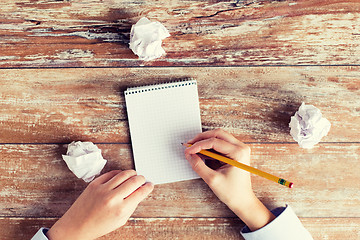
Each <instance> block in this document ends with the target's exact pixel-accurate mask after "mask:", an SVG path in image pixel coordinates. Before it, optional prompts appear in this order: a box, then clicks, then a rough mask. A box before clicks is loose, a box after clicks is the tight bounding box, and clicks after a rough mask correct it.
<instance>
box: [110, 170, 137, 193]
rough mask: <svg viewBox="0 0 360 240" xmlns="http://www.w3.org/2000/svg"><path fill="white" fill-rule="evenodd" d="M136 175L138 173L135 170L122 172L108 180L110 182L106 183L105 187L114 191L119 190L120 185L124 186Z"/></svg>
mask: <svg viewBox="0 0 360 240" xmlns="http://www.w3.org/2000/svg"><path fill="white" fill-rule="evenodd" d="M136 175H137V173H136V172H135V170H133V169H131V170H125V171H121V172H119V173H118V174H116V175H115V176H113V177H112V178H111V179H110V180H108V182H107V183H105V185H107V187H108V188H109V189H114V188H117V187H118V186H119V185H120V184H122V183H123V182H125V181H126V180H128V179H129V178H131V177H133V176H136Z"/></svg>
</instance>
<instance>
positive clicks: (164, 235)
mask: <svg viewBox="0 0 360 240" xmlns="http://www.w3.org/2000/svg"><path fill="white" fill-rule="evenodd" d="M300 220H301V222H302V223H303V224H304V226H305V228H306V229H308V230H309V232H310V233H311V235H312V236H313V238H314V240H323V239H337V240H341V239H344V240H358V239H359V238H360V230H359V229H360V219H359V218H301V219H300ZM55 221H56V219H53V218H50V219H48V218H0V238H1V239H3V240H12V239H30V238H31V237H32V236H33V235H34V234H35V233H36V232H37V230H38V229H39V228H40V227H44V226H47V227H50V226H51V225H52V224H53V223H54V222H55ZM242 226H243V223H241V221H240V220H238V219H237V218H130V220H129V221H128V223H127V224H126V225H125V226H123V227H121V228H119V229H118V230H116V231H114V232H112V233H110V234H108V235H106V236H104V237H102V238H100V239H114V240H115V239H119V238H121V239H125V240H126V239H131V240H133V239H193V240H197V239H209V240H210V239H211V240H214V239H215V240H216V239H219V240H221V239H229V240H231V239H234V240H235V239H236V240H238V239H243V238H242V237H241V236H240V233H239V231H240V229H241V228H242Z"/></svg>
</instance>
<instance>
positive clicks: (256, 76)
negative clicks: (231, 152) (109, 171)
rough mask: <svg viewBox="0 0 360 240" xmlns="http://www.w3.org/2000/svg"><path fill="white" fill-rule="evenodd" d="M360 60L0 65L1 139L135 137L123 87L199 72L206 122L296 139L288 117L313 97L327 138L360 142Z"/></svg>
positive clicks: (259, 136) (262, 136)
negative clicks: (350, 63)
mask: <svg viewBox="0 0 360 240" xmlns="http://www.w3.org/2000/svg"><path fill="white" fill-rule="evenodd" d="M359 70H360V68H359V67H325V66H324V67H255V68H247V67H244V68H243V67H227V68H211V67H206V68H204V67H201V68H196V67H194V68H187V67H184V68H178V67H177V68H116V69H113V68H106V69H97V68H91V69H41V70H38V69H22V70H16V69H2V70H0V76H2V79H3V80H2V81H0V88H1V91H0V142H2V143H68V142H70V141H72V140H90V141H93V142H109V143H111V142H117V143H129V141H130V140H129V133H128V123H127V115H126V106H125V100H124V97H123V91H124V90H125V89H126V88H127V87H130V86H139V85H144V84H153V83H159V82H166V81H173V80H179V79H181V78H184V77H193V78H195V79H197V80H198V88H199V97H200V108H201V118H202V125H203V128H204V130H208V129H214V128H218V127H221V128H224V129H226V130H228V131H230V132H231V133H233V134H234V135H235V136H237V137H238V138H239V139H241V140H242V141H245V142H293V139H292V137H291V136H290V134H289V127H288V124H289V122H290V117H291V116H292V115H293V114H294V113H295V112H296V111H297V109H298V107H299V106H300V104H301V102H303V101H304V102H306V103H307V104H314V105H315V106H316V107H318V108H319V109H320V110H321V111H322V113H323V116H324V117H326V118H327V119H328V120H329V121H330V122H331V124H332V127H331V130H330V133H329V134H328V136H326V137H325V138H323V139H322V141H324V142H358V140H359V139H358V136H357V135H356V134H354V133H355V132H360V118H359V116H360V107H359V106H360V91H359V88H360V71H359Z"/></svg>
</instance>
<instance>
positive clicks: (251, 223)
mask: <svg viewBox="0 0 360 240" xmlns="http://www.w3.org/2000/svg"><path fill="white" fill-rule="evenodd" d="M230 209H231V208H230ZM231 210H232V211H233V212H234V213H235V214H236V215H237V216H238V217H239V218H240V219H241V220H242V221H243V222H244V223H245V224H246V225H247V226H248V227H249V229H250V230H251V231H256V230H258V229H260V228H262V227H264V226H266V225H267V224H269V223H270V222H271V221H273V220H274V219H275V216H274V215H273V214H272V213H271V212H270V211H269V210H268V209H267V208H266V207H265V206H264V204H263V203H262V202H261V201H260V200H259V199H258V198H257V197H256V196H255V194H253V195H252V196H251V197H250V198H249V199H248V200H247V202H246V204H243V205H242V207H241V208H234V209H231Z"/></svg>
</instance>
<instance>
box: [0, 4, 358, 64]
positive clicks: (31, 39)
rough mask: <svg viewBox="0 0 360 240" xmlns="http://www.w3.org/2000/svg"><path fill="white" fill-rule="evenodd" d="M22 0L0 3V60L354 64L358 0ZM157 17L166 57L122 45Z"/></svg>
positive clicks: (125, 44) (12, 62) (76, 62)
mask: <svg viewBox="0 0 360 240" xmlns="http://www.w3.org/2000/svg"><path fill="white" fill-rule="evenodd" d="M234 2H235V1H223V2H218V1H190V0H178V1H165V2H162V3H161V4H159V3H158V1H142V2H139V1H125V0H121V1H97V0H86V1H71V2H69V1H49V0H45V1H28V0H16V1H13V0H3V1H1V3H0V9H1V10H2V13H1V16H0V22H1V24H0V36H1V38H0V43H1V44H0V67H59V66H62V67H66V66H71V67H73V66H79V67H80V66H81V67H82V66H88V67H89V66H138V65H146V66H194V65H219V66H223V65H284V64H285V65H289V64H291V65H298V64H312V65H318V64H326V65H328V64H336V65H337V64H343V65H345V64H359V61H358V60H359V59H358V54H357V53H358V52H359V50H360V44H359V42H360V41H359V40H360V24H359V22H360V13H359V12H360V2H359V1H357V0H320V1H319V0H301V1H295V2H294V1H276V0H267V1H263V0H255V1H240V2H239V3H238V4H237V5H236V4H234ZM143 16H146V17H148V18H150V19H151V20H156V21H160V22H162V23H163V24H164V25H165V26H166V27H167V28H168V29H169V31H170V33H171V37H169V38H167V39H165V40H164V43H163V45H164V49H165V51H166V52H167V55H166V57H163V58H161V59H158V60H155V61H151V62H142V61H138V60H137V57H136V56H135V55H134V54H133V53H132V52H131V50H130V49H129V48H128V43H129V32H130V28H131V26H132V24H134V23H135V22H137V21H138V20H139V19H140V18H141V17H143Z"/></svg>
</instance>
